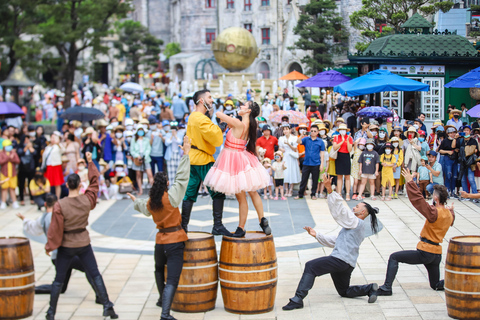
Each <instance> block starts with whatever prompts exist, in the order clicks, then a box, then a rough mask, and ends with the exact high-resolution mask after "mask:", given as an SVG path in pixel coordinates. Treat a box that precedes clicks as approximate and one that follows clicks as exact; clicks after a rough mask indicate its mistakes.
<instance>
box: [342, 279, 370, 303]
mask: <svg viewBox="0 0 480 320" xmlns="http://www.w3.org/2000/svg"><path fill="white" fill-rule="evenodd" d="M377 290H378V284H376V283H370V284H366V285H363V286H350V287H348V289H347V291H346V292H345V294H341V296H342V297H347V298H355V297H363V296H368V303H374V302H375V301H377Z"/></svg>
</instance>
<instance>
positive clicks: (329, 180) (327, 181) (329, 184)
mask: <svg viewBox="0 0 480 320" xmlns="http://www.w3.org/2000/svg"><path fill="white" fill-rule="evenodd" d="M322 180H323V183H324V184H325V189H327V193H332V180H333V177H329V176H328V175H327V174H326V173H324V174H323V175H322Z"/></svg>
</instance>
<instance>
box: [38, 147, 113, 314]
mask: <svg viewBox="0 0 480 320" xmlns="http://www.w3.org/2000/svg"><path fill="white" fill-rule="evenodd" d="M85 156H86V158H87V162H88V180H89V181H90V184H89V186H88V188H87V190H86V191H85V194H80V193H79V192H80V177H79V176H78V174H76V173H73V174H71V175H69V176H68V178H67V187H68V190H69V194H68V197H66V198H63V199H60V200H59V201H58V202H57V203H56V204H55V205H54V206H53V214H52V222H51V224H50V228H49V229H48V237H47V238H48V242H47V244H46V245H45V250H46V251H47V254H49V253H50V252H52V251H53V250H56V249H58V251H57V261H56V263H55V269H56V271H57V274H56V275H55V281H54V282H53V283H52V289H51V292H50V308H48V311H47V316H46V319H47V320H53V319H55V313H56V310H57V302H58V297H59V295H60V291H61V290H62V288H63V283H64V282H65V279H66V276H67V272H68V270H69V268H70V265H71V263H72V261H73V260H74V259H75V257H76V256H78V258H79V259H80V262H81V264H82V265H83V266H84V267H85V270H86V272H87V273H88V275H89V276H90V278H92V279H93V285H94V287H95V292H96V293H97V295H98V298H99V299H100V302H101V303H102V304H103V316H104V317H107V316H110V318H111V319H117V318H118V315H117V314H115V311H114V310H113V303H112V302H111V301H110V300H109V299H108V294H107V288H106V287H105V283H104V282H103V278H102V275H101V274H100V272H99V271H98V266H97V261H96V260H95V256H94V254H93V250H92V246H91V245H90V236H89V234H88V231H87V229H86V227H87V225H88V216H89V215H90V210H93V209H95V206H96V205H97V194H98V176H99V175H100V174H99V172H98V169H97V167H96V166H95V164H94V163H93V162H92V153H90V152H87V153H86V154H85Z"/></svg>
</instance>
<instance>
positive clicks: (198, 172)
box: [183, 162, 225, 202]
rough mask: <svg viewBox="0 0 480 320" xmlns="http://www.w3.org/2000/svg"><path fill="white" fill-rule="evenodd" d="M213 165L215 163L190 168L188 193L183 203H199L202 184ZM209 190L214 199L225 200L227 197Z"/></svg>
mask: <svg viewBox="0 0 480 320" xmlns="http://www.w3.org/2000/svg"><path fill="white" fill-rule="evenodd" d="M213 164H214V162H210V163H207V164H205V165H203V166H194V165H191V166H190V180H188V187H187V192H185V197H184V198H183V201H193V202H197V196H198V190H199V189H200V185H201V184H202V181H203V180H204V179H205V176H206V175H207V173H208V170H210V168H211V167H212V166H213ZM207 189H208V192H209V193H210V197H212V199H225V195H224V194H223V193H219V192H215V191H212V190H210V188H209V187H207Z"/></svg>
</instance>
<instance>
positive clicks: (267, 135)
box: [256, 125, 278, 160]
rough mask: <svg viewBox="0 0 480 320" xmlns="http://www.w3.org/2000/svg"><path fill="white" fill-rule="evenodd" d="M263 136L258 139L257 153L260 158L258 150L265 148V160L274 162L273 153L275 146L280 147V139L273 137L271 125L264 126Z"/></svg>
mask: <svg viewBox="0 0 480 320" xmlns="http://www.w3.org/2000/svg"><path fill="white" fill-rule="evenodd" d="M262 132H263V136H261V137H260V138H258V139H257V144H256V152H257V156H258V148H260V147H261V148H264V149H265V150H267V151H265V158H268V159H270V160H273V153H274V152H275V146H278V139H277V138H276V137H274V136H272V129H270V126H269V125H264V126H263V129H262Z"/></svg>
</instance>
